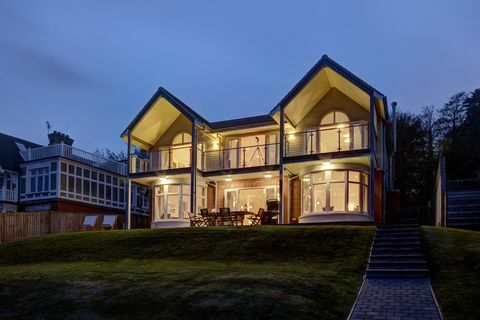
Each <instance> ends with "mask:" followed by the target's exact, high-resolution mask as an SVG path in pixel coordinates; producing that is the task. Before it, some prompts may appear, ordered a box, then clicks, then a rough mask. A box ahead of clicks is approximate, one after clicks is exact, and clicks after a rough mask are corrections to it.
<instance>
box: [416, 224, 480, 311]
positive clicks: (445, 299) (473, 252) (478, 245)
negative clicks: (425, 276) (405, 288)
mask: <svg viewBox="0 0 480 320" xmlns="http://www.w3.org/2000/svg"><path fill="white" fill-rule="evenodd" d="M423 231H424V232H423V235H424V243H425V248H426V253H427V258H428V264H429V267H430V271H431V276H432V287H433V291H434V292H435V295H436V297H437V300H438V303H439V304H440V309H441V310H442V313H443V315H444V316H445V319H447V320H452V319H480V232H478V231H466V230H458V229H449V228H433V227H424V228H423Z"/></svg>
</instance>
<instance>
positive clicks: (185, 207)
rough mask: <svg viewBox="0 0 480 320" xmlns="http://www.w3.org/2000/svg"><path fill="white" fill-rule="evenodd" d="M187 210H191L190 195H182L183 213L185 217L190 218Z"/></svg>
mask: <svg viewBox="0 0 480 320" xmlns="http://www.w3.org/2000/svg"><path fill="white" fill-rule="evenodd" d="M187 211H190V196H189V195H182V214H183V218H185V219H188V215H187V214H186V212H187Z"/></svg>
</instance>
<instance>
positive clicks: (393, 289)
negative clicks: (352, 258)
mask: <svg viewBox="0 0 480 320" xmlns="http://www.w3.org/2000/svg"><path fill="white" fill-rule="evenodd" d="M350 319H351V320H357V319H358V320H363V319H389V320H390V319H391V320H394V319H395V320H404V319H405V320H406V319H412V320H413V319H415V320H416V319H429V320H433V319H436V320H437V319H441V317H440V315H439V313H438V310H437V306H436V304H435V300H434V299H433V296H432V293H431V291H430V282H429V280H428V279H425V278H424V279H393V278H390V279H388V278H384V279H381V278H377V279H365V282H364V284H363V288H362V291H361V292H360V296H359V297H358V300H357V303H356V305H355V308H354V310H353V313H352V315H351V317H350Z"/></svg>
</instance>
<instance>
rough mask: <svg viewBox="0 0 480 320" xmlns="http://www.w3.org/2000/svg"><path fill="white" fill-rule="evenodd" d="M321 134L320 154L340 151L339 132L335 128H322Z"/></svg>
mask: <svg viewBox="0 0 480 320" xmlns="http://www.w3.org/2000/svg"><path fill="white" fill-rule="evenodd" d="M319 134H320V152H322V153H323V152H337V151H338V132H337V129H336V128H335V127H328V128H322V130H321V131H320V132H319Z"/></svg>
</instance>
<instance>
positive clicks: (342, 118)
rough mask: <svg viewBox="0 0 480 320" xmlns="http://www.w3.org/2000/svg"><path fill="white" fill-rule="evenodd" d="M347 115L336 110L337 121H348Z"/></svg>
mask: <svg viewBox="0 0 480 320" xmlns="http://www.w3.org/2000/svg"><path fill="white" fill-rule="evenodd" d="M348 121H349V119H348V117H347V115H346V114H345V113H343V112H339V111H335V123H342V122H348Z"/></svg>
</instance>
